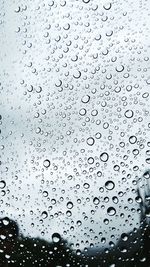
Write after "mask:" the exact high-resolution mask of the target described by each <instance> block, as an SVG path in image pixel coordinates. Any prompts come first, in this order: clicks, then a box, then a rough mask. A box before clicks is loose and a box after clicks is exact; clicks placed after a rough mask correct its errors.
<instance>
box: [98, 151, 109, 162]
mask: <svg viewBox="0 0 150 267" xmlns="http://www.w3.org/2000/svg"><path fill="white" fill-rule="evenodd" d="M108 159H109V155H108V153H106V152H103V153H102V154H101V155H100V160H101V161H103V162H107V161H108Z"/></svg>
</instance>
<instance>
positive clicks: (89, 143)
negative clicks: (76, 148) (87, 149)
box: [87, 137, 95, 146]
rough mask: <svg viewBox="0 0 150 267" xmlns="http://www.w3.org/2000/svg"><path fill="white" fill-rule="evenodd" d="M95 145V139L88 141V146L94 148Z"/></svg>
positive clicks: (91, 138)
mask: <svg viewBox="0 0 150 267" xmlns="http://www.w3.org/2000/svg"><path fill="white" fill-rule="evenodd" d="M94 143H95V140H94V138H93V137H89V138H88V139H87V144H88V145H89V146H93V145H94Z"/></svg>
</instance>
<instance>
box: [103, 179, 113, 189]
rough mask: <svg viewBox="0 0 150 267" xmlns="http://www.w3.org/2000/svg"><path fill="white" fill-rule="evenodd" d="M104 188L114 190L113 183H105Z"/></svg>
mask: <svg viewBox="0 0 150 267" xmlns="http://www.w3.org/2000/svg"><path fill="white" fill-rule="evenodd" d="M105 188H106V189H107V190H112V189H114V188H115V184H114V182H113V181H107V182H106V183H105Z"/></svg>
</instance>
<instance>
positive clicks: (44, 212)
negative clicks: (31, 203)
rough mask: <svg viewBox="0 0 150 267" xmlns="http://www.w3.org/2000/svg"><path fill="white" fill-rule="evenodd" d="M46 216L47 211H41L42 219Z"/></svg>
mask: <svg viewBox="0 0 150 267" xmlns="http://www.w3.org/2000/svg"><path fill="white" fill-rule="evenodd" d="M47 217H48V213H47V211H43V212H42V218H43V219H46V218H47Z"/></svg>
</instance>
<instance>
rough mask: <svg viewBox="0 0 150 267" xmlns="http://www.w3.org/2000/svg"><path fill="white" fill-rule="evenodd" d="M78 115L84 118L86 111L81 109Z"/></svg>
mask: <svg viewBox="0 0 150 267" xmlns="http://www.w3.org/2000/svg"><path fill="white" fill-rule="evenodd" d="M79 114H80V115H81V116H84V115H85V114H86V109H85V108H81V109H80V111H79Z"/></svg>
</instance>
